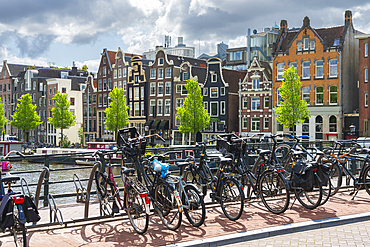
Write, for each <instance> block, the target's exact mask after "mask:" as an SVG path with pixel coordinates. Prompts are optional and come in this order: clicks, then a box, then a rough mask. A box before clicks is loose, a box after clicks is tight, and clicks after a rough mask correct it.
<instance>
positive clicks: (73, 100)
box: [40, 98, 75, 105]
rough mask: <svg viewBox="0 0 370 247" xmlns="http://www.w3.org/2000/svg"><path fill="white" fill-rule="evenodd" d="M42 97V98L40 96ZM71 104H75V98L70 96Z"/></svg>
mask: <svg viewBox="0 0 370 247" xmlns="http://www.w3.org/2000/svg"><path fill="white" fill-rule="evenodd" d="M40 99H41V98H40ZM70 104H71V105H75V98H70Z"/></svg>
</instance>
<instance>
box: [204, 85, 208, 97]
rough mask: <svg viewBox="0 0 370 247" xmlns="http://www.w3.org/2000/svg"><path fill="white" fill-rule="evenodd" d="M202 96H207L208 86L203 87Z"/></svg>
mask: <svg viewBox="0 0 370 247" xmlns="http://www.w3.org/2000/svg"><path fill="white" fill-rule="evenodd" d="M203 96H208V88H206V87H205V88H203Z"/></svg>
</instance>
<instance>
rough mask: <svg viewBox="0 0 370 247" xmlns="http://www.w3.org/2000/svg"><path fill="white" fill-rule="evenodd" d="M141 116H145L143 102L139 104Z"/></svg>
mask: <svg viewBox="0 0 370 247" xmlns="http://www.w3.org/2000/svg"><path fill="white" fill-rule="evenodd" d="M141 116H145V111H144V102H141Z"/></svg>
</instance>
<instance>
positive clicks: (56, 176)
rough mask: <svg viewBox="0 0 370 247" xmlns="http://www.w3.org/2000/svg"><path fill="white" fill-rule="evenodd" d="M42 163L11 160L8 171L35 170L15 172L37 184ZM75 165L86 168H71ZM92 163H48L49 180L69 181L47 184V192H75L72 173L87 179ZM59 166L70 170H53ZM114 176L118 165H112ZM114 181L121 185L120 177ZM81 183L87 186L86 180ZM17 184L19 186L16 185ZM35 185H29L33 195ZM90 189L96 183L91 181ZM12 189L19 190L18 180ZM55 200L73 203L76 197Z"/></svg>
mask: <svg viewBox="0 0 370 247" xmlns="http://www.w3.org/2000/svg"><path fill="white" fill-rule="evenodd" d="M43 167H44V164H42V163H28V162H13V163H12V169H11V171H10V173H12V172H14V173H15V172H20V171H37V172H35V173H22V174H16V175H17V176H19V177H21V178H22V177H23V178H24V179H25V180H26V181H27V183H28V184H37V183H38V181H39V177H40V174H41V172H42V170H43ZM75 167H85V168H86V169H73V168H75ZM92 167H93V166H92V165H91V166H76V165H66V164H50V165H49V169H50V177H49V181H50V182H55V181H67V180H68V181H71V182H67V183H57V184H49V193H50V194H52V195H56V194H61V193H72V192H76V186H75V184H74V182H73V174H77V176H78V177H79V178H80V179H81V180H82V179H89V177H90V174H91V171H92ZM61 168H70V170H62V171H54V170H57V169H61ZM112 170H113V174H114V176H119V175H120V172H119V170H120V169H119V167H112ZM115 181H116V183H117V184H118V186H119V187H122V186H123V183H122V180H121V178H120V177H119V178H115ZM81 183H82V185H83V186H84V187H85V188H87V185H88V181H82V182H81ZM18 186H19V187H18ZM36 187H37V185H34V186H29V188H30V191H31V194H33V195H35V193H36ZM92 190H96V183H95V181H93V183H92ZM14 191H21V187H20V182H17V184H16V186H15V187H14ZM43 195H44V188H43V186H42V187H41V192H40V196H43ZM90 200H91V201H94V200H98V199H97V196H96V195H92V198H91V199H90ZM55 202H56V204H57V205H60V204H66V203H75V202H76V197H64V198H55ZM42 205H43V202H42V201H41V200H40V201H39V206H42Z"/></svg>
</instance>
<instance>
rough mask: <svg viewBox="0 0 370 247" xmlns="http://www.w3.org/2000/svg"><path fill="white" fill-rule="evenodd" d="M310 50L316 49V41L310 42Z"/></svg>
mask: <svg viewBox="0 0 370 247" xmlns="http://www.w3.org/2000/svg"><path fill="white" fill-rule="evenodd" d="M310 50H315V41H313V40H312V41H311V42H310Z"/></svg>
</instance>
